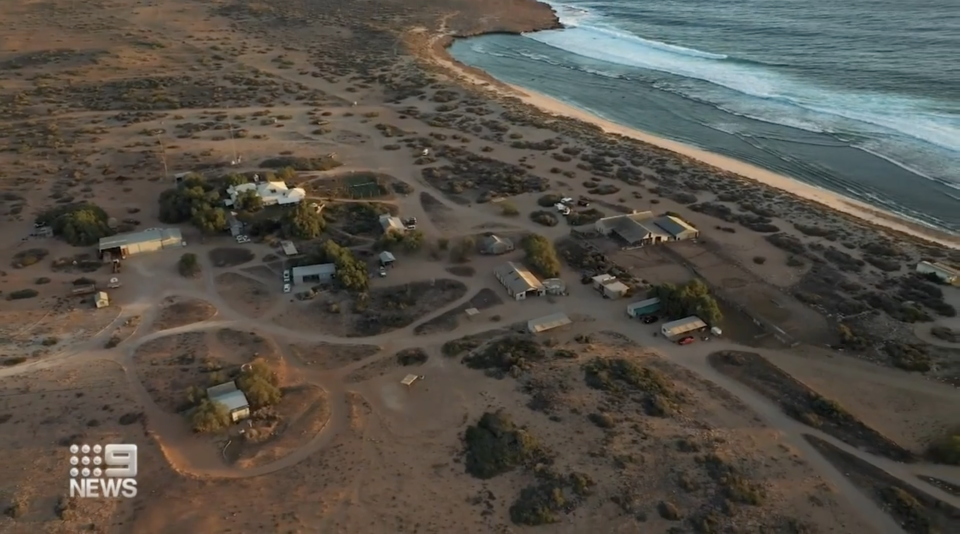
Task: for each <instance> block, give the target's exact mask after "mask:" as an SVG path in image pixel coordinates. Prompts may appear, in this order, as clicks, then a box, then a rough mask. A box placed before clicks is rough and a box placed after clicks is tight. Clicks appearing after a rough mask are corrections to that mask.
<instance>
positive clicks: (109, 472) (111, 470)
mask: <svg viewBox="0 0 960 534" xmlns="http://www.w3.org/2000/svg"><path fill="white" fill-rule="evenodd" d="M136 476H137V446H136V445H133V444H130V443H111V444H108V445H93V446H90V445H71V446H70V497H72V498H82V499H99V498H118V497H124V498H126V499H132V498H134V497H136V496H137V480H136Z"/></svg>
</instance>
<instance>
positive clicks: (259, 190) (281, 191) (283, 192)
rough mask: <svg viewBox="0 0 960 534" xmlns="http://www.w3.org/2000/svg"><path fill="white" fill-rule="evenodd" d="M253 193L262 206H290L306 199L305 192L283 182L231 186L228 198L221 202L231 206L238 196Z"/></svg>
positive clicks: (228, 190)
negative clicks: (258, 198) (289, 186)
mask: <svg viewBox="0 0 960 534" xmlns="http://www.w3.org/2000/svg"><path fill="white" fill-rule="evenodd" d="M248 191H253V192H254V193H255V194H256V195H257V196H258V197H260V201H261V202H263V205H264V206H291V205H294V204H298V203H299V202H301V201H303V199H305V198H307V192H306V191H305V190H304V189H303V188H301V187H294V188H292V189H290V188H288V187H287V184H285V183H283V182H256V183H250V182H247V183H245V184H237V185H231V186H230V187H228V188H227V195H229V196H230V198H228V199H226V200H224V201H223V203H224V204H225V205H227V206H233V205H234V204H236V203H237V199H239V198H240V195H242V194H244V193H247V192H248Z"/></svg>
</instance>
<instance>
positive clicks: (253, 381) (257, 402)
mask: <svg viewBox="0 0 960 534" xmlns="http://www.w3.org/2000/svg"><path fill="white" fill-rule="evenodd" d="M279 384H280V379H279V378H278V377H277V373H275V372H274V371H273V370H272V369H270V366H268V365H267V364H266V362H264V361H263V360H257V361H255V362H253V363H252V364H250V367H248V368H247V369H246V370H245V371H244V372H243V373H242V374H241V375H240V378H238V379H237V387H239V388H240V390H241V391H243V394H244V395H246V396H247V401H249V402H250V408H251V409H253V410H257V409H260V408H263V407H265V406H272V405H274V404H277V403H279V402H280V399H281V398H283V393H282V392H281V391H280V388H279V387H278V386H279Z"/></svg>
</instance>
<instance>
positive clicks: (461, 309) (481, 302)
mask: <svg viewBox="0 0 960 534" xmlns="http://www.w3.org/2000/svg"><path fill="white" fill-rule="evenodd" d="M501 304H503V299H502V298H501V297H500V295H498V294H497V292H496V291H494V290H492V289H490V288H488V287H486V288H483V289H481V290H480V291H478V292H477V294H476V295H474V296H473V297H471V298H470V300H469V301H468V302H466V303H464V304H462V305H460V306H457V307H456V308H454V309H452V310H450V311H447V312H444V313H443V314H442V315H439V316H437V317H434V318H433V319H430V320H429V321H427V322H425V323H423V324H420V325H417V327H416V328H414V329H413V333H414V334H416V335H418V336H420V335H427V334H434V333H437V332H452V331H454V330H456V329H457V327H458V326H460V324H461V322H462V321H465V320H469V318H468V317H467V314H466V310H468V309H470V308H476V309H477V310H479V311H483V310H487V309H490V308H493V307H495V306H499V305H501ZM483 317H485V316H478V317H477V318H476V319H477V320H483Z"/></svg>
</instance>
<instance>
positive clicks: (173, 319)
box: [153, 297, 217, 331]
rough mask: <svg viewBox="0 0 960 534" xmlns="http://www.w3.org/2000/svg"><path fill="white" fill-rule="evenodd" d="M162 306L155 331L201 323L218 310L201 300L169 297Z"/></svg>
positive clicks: (154, 326) (155, 322) (155, 324)
mask: <svg viewBox="0 0 960 534" xmlns="http://www.w3.org/2000/svg"><path fill="white" fill-rule="evenodd" d="M160 306H161V307H160V310H159V311H158V312H157V318H156V320H155V321H154V323H153V328H154V330H155V331H159V330H167V329H170V328H177V327H178V326H184V325H188V324H193V323H199V322H201V321H206V320H207V319H211V318H213V317H214V316H215V315H216V314H217V308H216V307H215V306H214V305H213V304H210V303H209V302H207V301H205V300H201V299H186V298H181V297H169V298H167V299H164V301H163V302H162V303H161V304H160Z"/></svg>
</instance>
